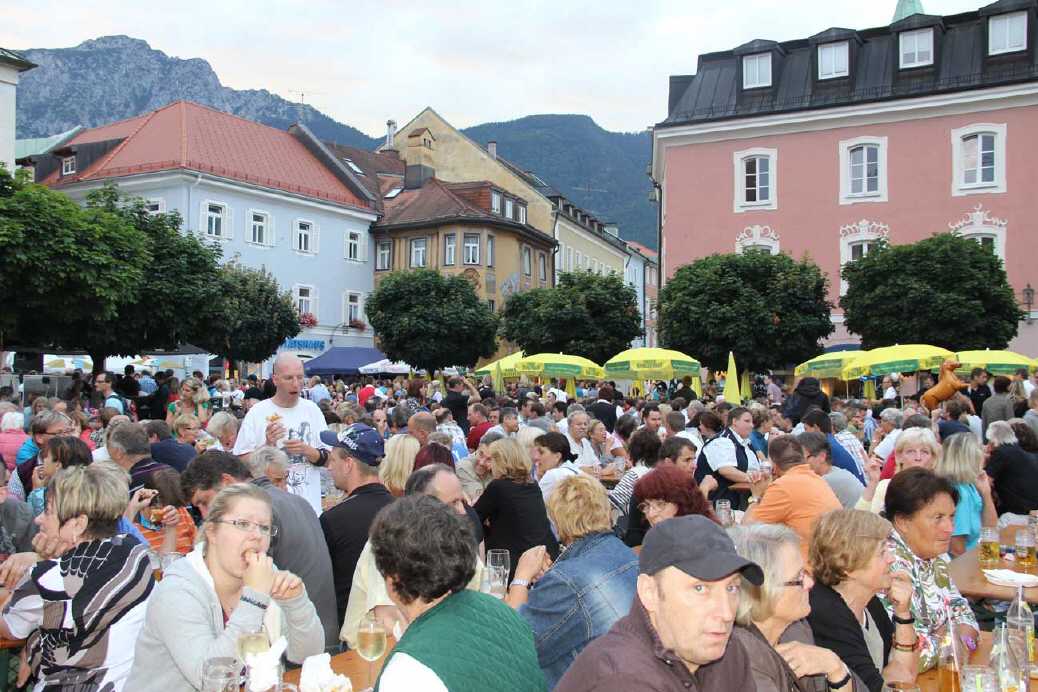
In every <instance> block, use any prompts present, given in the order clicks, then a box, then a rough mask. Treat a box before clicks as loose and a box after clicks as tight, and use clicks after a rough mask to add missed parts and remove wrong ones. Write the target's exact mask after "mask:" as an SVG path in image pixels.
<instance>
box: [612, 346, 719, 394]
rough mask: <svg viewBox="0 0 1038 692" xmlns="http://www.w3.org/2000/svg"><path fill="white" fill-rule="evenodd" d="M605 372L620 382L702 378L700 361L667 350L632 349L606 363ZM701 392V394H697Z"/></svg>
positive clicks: (679, 352) (678, 352)
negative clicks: (689, 376)
mask: <svg viewBox="0 0 1038 692" xmlns="http://www.w3.org/2000/svg"><path fill="white" fill-rule="evenodd" d="M604 368H605V372H606V375H608V376H609V377H610V378H615V379H618V380H670V379H673V378H675V377H684V376H685V375H692V379H693V380H694V379H696V376H697V375H699V361H698V360H696V359H695V358H693V357H692V356H689V355H686V354H684V353H682V352H681V351H672V350H670V349H666V348H630V349H627V350H626V351H624V352H622V353H618V354H616V355H615V356H613V357H612V358H610V359H609V360H607V361H606V363H605V366H604ZM697 391H698V390H697Z"/></svg>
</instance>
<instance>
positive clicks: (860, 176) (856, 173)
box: [838, 137, 887, 204]
mask: <svg viewBox="0 0 1038 692" xmlns="http://www.w3.org/2000/svg"><path fill="white" fill-rule="evenodd" d="M838 146H839V159H840V200H839V201H840V204H858V203H860V202H886V201H887V138H886V137H856V138H855V139H844V140H841V141H840V143H839V145H838Z"/></svg>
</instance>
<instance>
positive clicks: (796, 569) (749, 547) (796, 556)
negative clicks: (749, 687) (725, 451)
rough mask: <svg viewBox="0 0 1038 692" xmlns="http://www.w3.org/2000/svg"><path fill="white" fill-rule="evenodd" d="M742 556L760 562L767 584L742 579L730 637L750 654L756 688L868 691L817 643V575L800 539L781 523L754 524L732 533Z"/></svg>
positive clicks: (779, 691)
mask: <svg viewBox="0 0 1038 692" xmlns="http://www.w3.org/2000/svg"><path fill="white" fill-rule="evenodd" d="M732 538H733V540H734V541H735V548H736V550H737V551H738V552H739V555H741V556H742V557H744V558H745V559H747V560H751V561H752V562H755V563H757V564H758V565H760V567H761V569H762V570H763V571H764V583H763V584H762V585H761V586H755V585H754V584H751V583H750V582H749V581H747V580H746V579H742V580H741V582H742V597H741V598H740V599H739V608H738V610H737V611H736V614H735V622H736V624H737V625H738V626H737V627H736V628H735V629H734V630H733V631H732V639H734V640H735V641H738V642H739V643H741V644H742V645H743V647H744V648H745V649H746V653H748V654H749V656H750V666H751V668H752V670H753V679H754V682H756V683H757V689H758V690H767V691H771V690H774V691H777V692H786V691H787V690H799V691H801V692H808V691H812V692H814V691H817V692H824V691H825V690H843V691H844V692H851V690H854V691H855V692H864V690H865V689H866V688H865V686H864V685H863V684H862V683H861V681H860V680H858V679H857V678H856V677H855V675H854V674H853V673H852V672H851V671H850V669H849V668H848V667H847V666H846V665H845V664H844V663H843V661H841V660H840V657H839V656H837V655H836V654H835V653H833V652H832V651H830V650H829V649H824V648H822V647H820V646H816V645H815V641H814V636H813V635H812V633H811V627H810V626H809V625H808V624H807V620H806V618H807V616H808V614H809V613H810V612H811V603H810V601H809V599H808V593H809V592H810V590H811V587H812V586H813V585H814V579H813V578H812V577H811V573H810V572H808V570H807V566H806V565H805V563H804V557H803V554H802V552H801V550H800V538H799V537H798V536H797V534H796V533H794V532H793V530H792V529H790V528H789V527H787V526H783V525H782V524H751V525H750V526H746V527H743V528H740V529H735V530H733V531H732Z"/></svg>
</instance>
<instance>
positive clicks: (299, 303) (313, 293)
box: [295, 284, 317, 315]
mask: <svg viewBox="0 0 1038 692" xmlns="http://www.w3.org/2000/svg"><path fill="white" fill-rule="evenodd" d="M295 294H296V310H298V311H299V314H300V315H302V314H305V313H308V312H309V313H311V314H313V315H316V314H317V290H316V289H315V288H314V287H313V286H306V285H299V284H297V285H296V287H295Z"/></svg>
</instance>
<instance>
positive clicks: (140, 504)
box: [128, 469, 196, 555]
mask: <svg viewBox="0 0 1038 692" xmlns="http://www.w3.org/2000/svg"><path fill="white" fill-rule="evenodd" d="M128 509H129V510H130V513H131V518H132V519H133V521H134V524H135V525H136V526H137V528H138V529H140V532H141V535H143V536H144V538H145V540H147V541H148V545H150V546H151V549H152V550H154V551H155V552H157V553H161V554H167V553H180V554H181V555H187V554H188V553H190V552H191V550H192V548H193V547H194V544H195V535H196V530H195V522H194V520H193V519H192V518H191V513H190V512H188V510H187V502H185V501H184V492H183V490H182V489H181V487H180V474H179V473H177V472H176V471H174V470H173V469H159V470H158V471H155V472H154V473H152V474H151V475H149V476H148V477H147V480H145V481H144V488H142V489H141V490H138V491H137V492H136V493H135V494H134V497H133V498H132V499H131V500H130V505H129V507H128Z"/></svg>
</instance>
